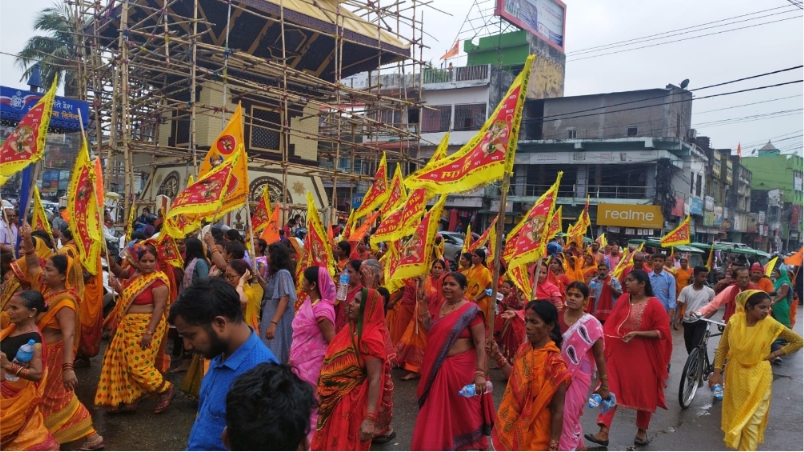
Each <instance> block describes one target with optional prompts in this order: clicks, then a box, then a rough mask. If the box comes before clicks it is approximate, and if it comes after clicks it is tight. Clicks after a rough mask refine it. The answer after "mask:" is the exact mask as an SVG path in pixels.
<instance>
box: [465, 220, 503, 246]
mask: <svg viewBox="0 0 804 452" xmlns="http://www.w3.org/2000/svg"><path fill="white" fill-rule="evenodd" d="M497 218H499V217H494V220H492V221H491V224H490V225H489V227H487V228H486V230H485V231H483V233H482V234H480V237H479V238H478V239H477V240H476V241H475V242H474V243H472V244H471V245H469V248H467V249H466V252H467V253H473V252H474V251H475V250H476V249H478V248H480V247H483V246H486V243H487V242H488V241H489V237H490V236H495V237H496V234H497V229H496V226H497ZM470 239H471V237H470Z"/></svg>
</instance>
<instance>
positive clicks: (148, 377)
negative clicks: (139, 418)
mask: <svg viewBox="0 0 804 452" xmlns="http://www.w3.org/2000/svg"><path fill="white" fill-rule="evenodd" d="M156 258H157V253H156V250H155V249H153V248H151V247H145V248H144V249H143V250H141V251H139V252H138V253H137V255H136V259H137V268H136V271H130V272H129V273H128V275H122V274H121V277H122V276H128V278H127V279H126V282H125V287H120V284H119V283H118V282H117V281H114V280H113V281H112V285H113V288H114V289H115V291H116V292H118V293H120V294H121V296H120V300H119V301H118V302H117V306H116V307H115V311H114V312H113V313H112V314H111V316H113V320H112V324H111V330H112V331H114V336H113V337H112V341H111V342H110V343H109V346H108V347H106V352H105V354H104V356H103V368H102V369H101V374H100V383H99V384H98V389H97V391H96V392H95V406H105V407H109V410H108V412H110V413H119V412H121V411H127V412H128V411H136V409H137V403H138V402H139V401H140V400H141V399H142V398H143V397H145V396H146V395H148V394H159V396H160V397H159V403H158V404H157V406H156V409H155V410H154V412H155V413H157V414H158V413H161V412H163V411H165V410H166V409H167V408H168V406H169V405H170V401H171V400H172V399H173V396H175V395H176V388H175V387H174V386H173V385H172V384H171V383H170V382H169V381H167V380H165V379H164V377H163V376H162V374H161V373H160V372H159V371H158V370H157V369H156V368H155V367H154V366H155V361H156V358H157V355H158V352H159V348H160V346H161V344H162V340H163V338H164V336H165V331H166V330H167V313H168V308H169V305H170V302H169V292H170V282H169V280H168V277H167V275H165V274H164V273H162V272H160V271H158V270H157V263H156ZM131 270H134V268H133V267H132V268H131Z"/></svg>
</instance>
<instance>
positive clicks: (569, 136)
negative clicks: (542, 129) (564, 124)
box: [567, 127, 578, 140]
mask: <svg viewBox="0 0 804 452" xmlns="http://www.w3.org/2000/svg"><path fill="white" fill-rule="evenodd" d="M575 138H578V131H577V130H575V128H573V127H570V128H569V129H567V139H568V140H574V139H575Z"/></svg>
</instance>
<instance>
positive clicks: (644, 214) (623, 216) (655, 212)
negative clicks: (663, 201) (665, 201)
mask: <svg viewBox="0 0 804 452" xmlns="http://www.w3.org/2000/svg"><path fill="white" fill-rule="evenodd" d="M596 222H597V225H598V226H622V227H626V228H639V229H642V228H644V229H662V227H663V226H664V216H662V208H661V207H659V206H653V205H641V204H598V206H597V218H596Z"/></svg>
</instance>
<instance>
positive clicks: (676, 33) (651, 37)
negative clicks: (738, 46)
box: [567, 5, 796, 56]
mask: <svg viewBox="0 0 804 452" xmlns="http://www.w3.org/2000/svg"><path fill="white" fill-rule="evenodd" d="M779 9H784V10H785V11H780V12H776V13H773V14H767V15H764V16H758V17H751V18H749V19H744V20H742V21H736V22H731V23H728V24H723V23H722V22H728V21H730V20H734V19H740V18H743V17H748V16H756V15H757V14H762V13H766V12H770V11H777V10H779ZM789 12H796V11H794V10H793V9H791V8H790V5H783V6H777V7H775V8H770V9H765V10H761V11H756V12H753V13H747V14H741V15H739V16H733V17H728V18H725V19H720V20H716V21H712V22H706V23H703V24H698V25H692V26H689V27H684V28H678V29H675V30H668V31H665V32H662V33H656V34H652V35H647V36H642V37H638V38H632V39H626V40H623V41H617V42H612V43H609V44H602V45H598V46H593V47H587V48H585V49H579V50H574V51H572V52H567V56H574V55H579V54H586V53H596V52H601V51H604V50H610V49H612V48H615V47H624V46H628V45H635V44H639V43H643V42H649V41H654V40H657V39H666V38H670V37H673V36H679V35H683V34H688V33H695V32H698V31H703V30H709V29H712V28H718V27H725V26H728V25H732V24H736V23H742V22H747V21H751V20H758V19H763V18H766V17H770V16H775V15H779V14H787V13H789ZM712 24H721V25H715V26H712V27H707V25H712ZM701 27H703V28H701ZM682 32H683V33H682Z"/></svg>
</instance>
